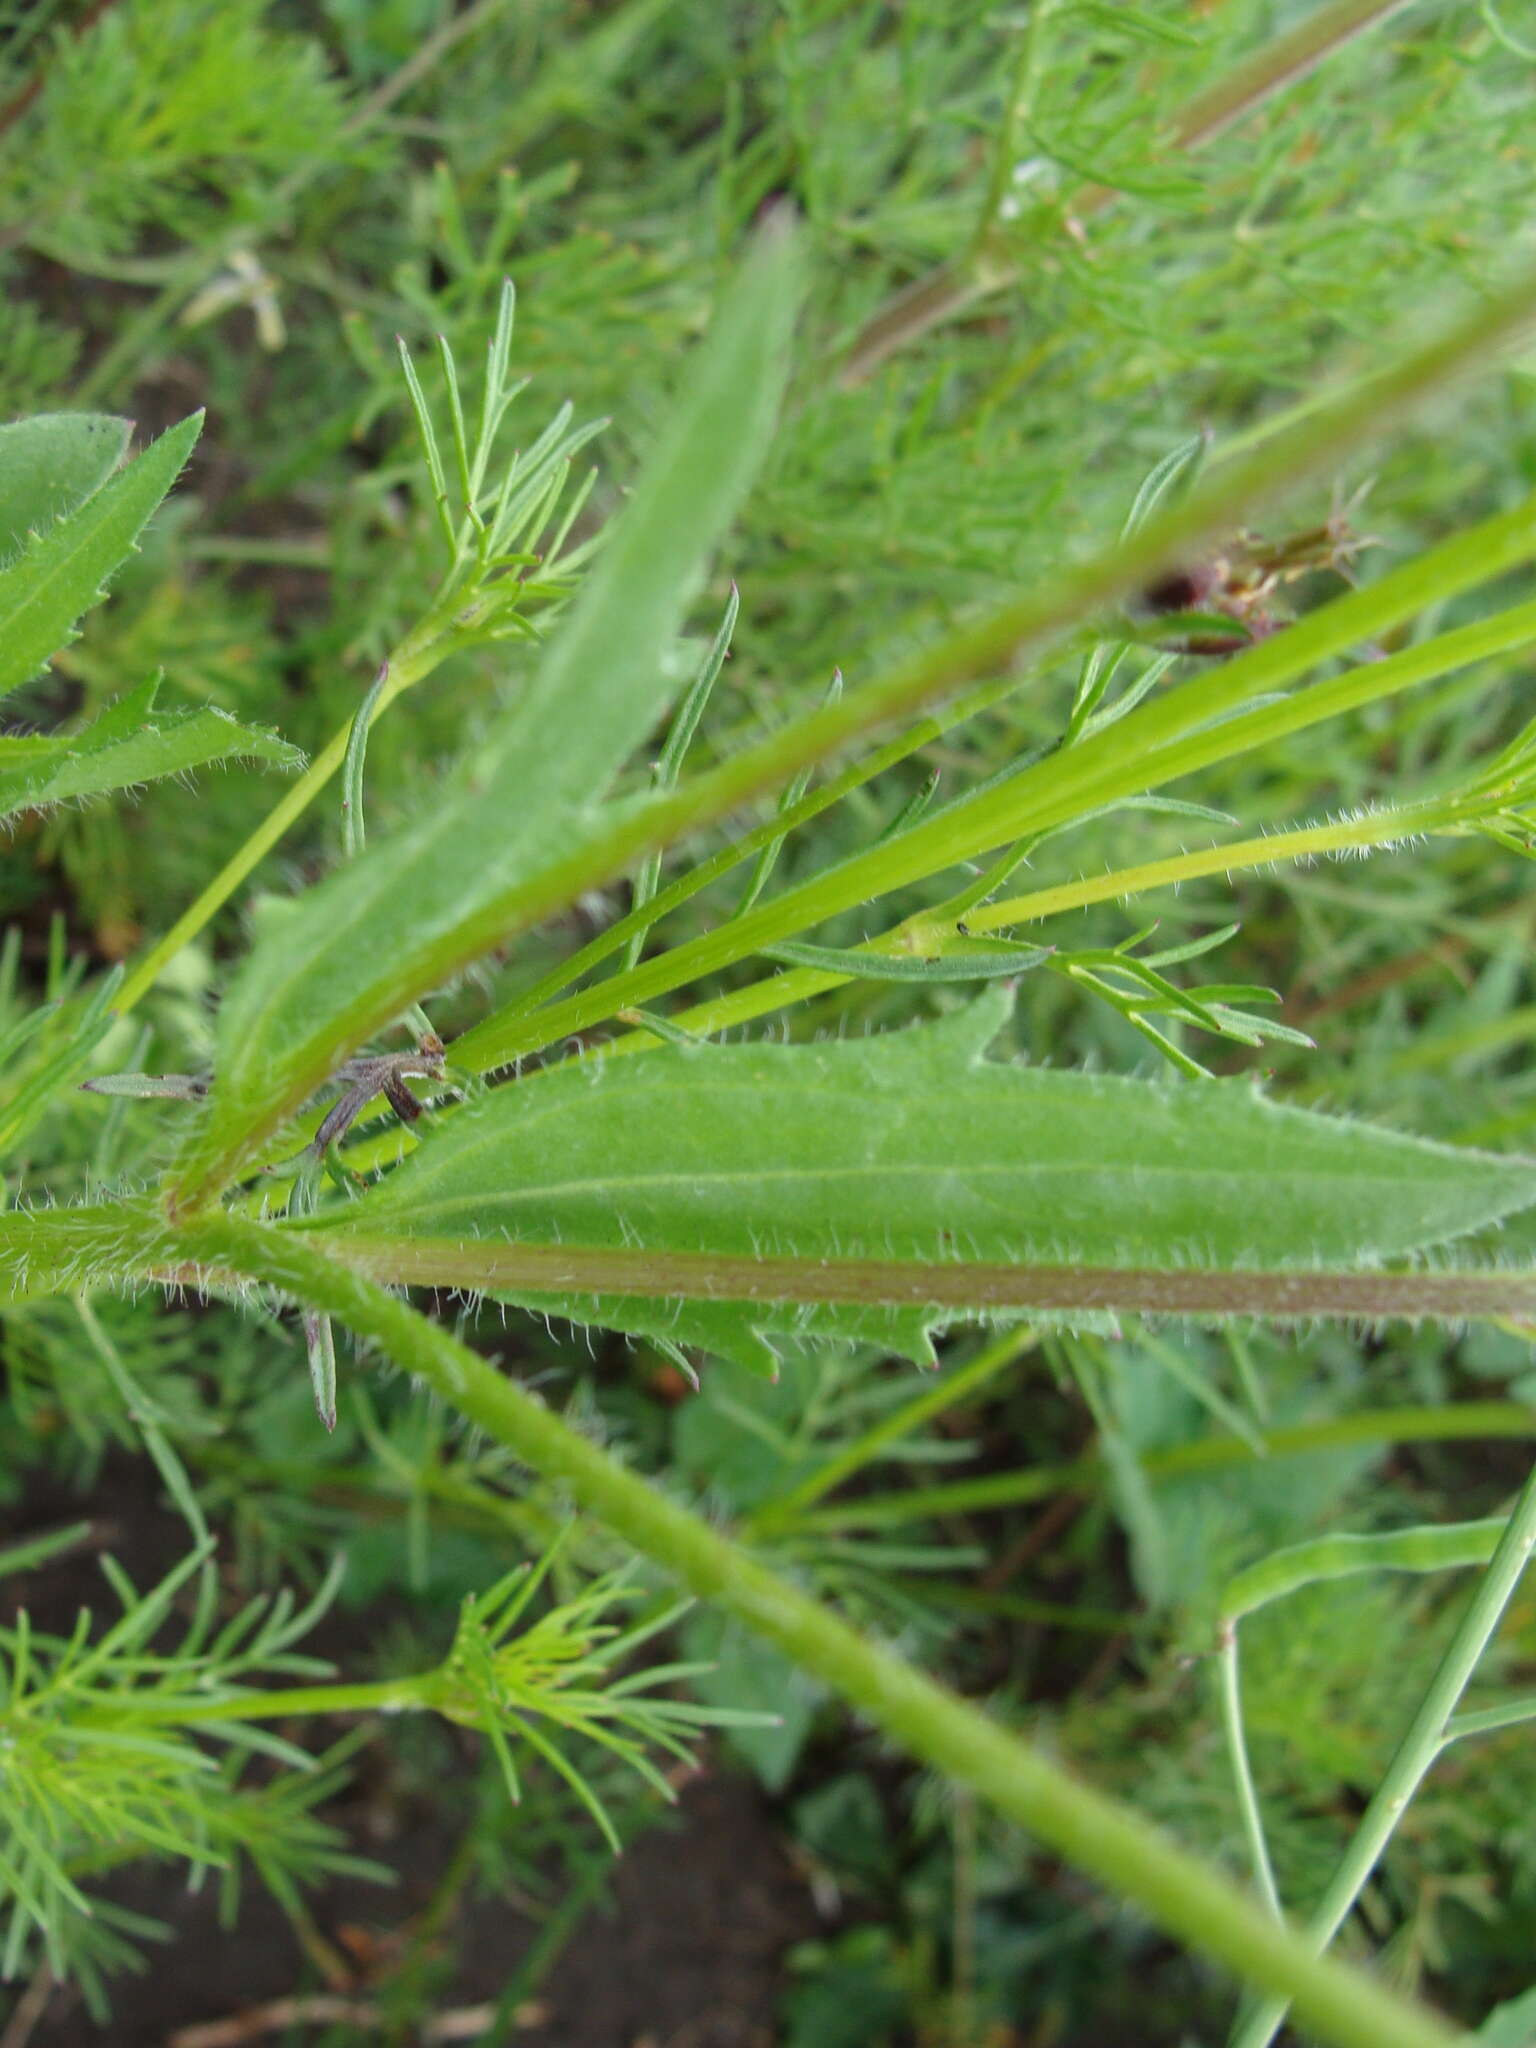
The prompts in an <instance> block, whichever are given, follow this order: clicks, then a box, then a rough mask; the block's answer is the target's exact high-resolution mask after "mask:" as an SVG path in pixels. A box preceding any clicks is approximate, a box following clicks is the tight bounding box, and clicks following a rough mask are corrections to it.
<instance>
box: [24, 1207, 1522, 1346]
mask: <svg viewBox="0 0 1536 2048" xmlns="http://www.w3.org/2000/svg"><path fill="white" fill-rule="evenodd" d="M152 1213H153V1212H151V1211H148V1210H146V1209H145V1208H144V1207H143V1206H142V1205H139V1204H134V1203H129V1202H124V1203H120V1204H116V1205H114V1206H113V1207H111V1208H100V1209H73V1210H62V1211H56V1212H51V1213H47V1214H42V1215H37V1214H32V1213H27V1214H21V1215H11V1216H0V1255H4V1254H5V1253H7V1251H9V1255H10V1260H11V1266H12V1275H13V1277H12V1279H11V1284H10V1287H9V1290H8V1298H9V1299H11V1300H13V1301H15V1300H22V1299H25V1298H27V1297H28V1296H30V1295H34V1294H37V1293H40V1292H49V1293H55V1292H58V1291H59V1290H60V1289H61V1288H74V1287H78V1286H80V1285H82V1284H85V1282H86V1281H87V1280H88V1279H89V1278H90V1277H91V1275H92V1274H93V1273H94V1274H96V1275H98V1276H103V1277H105V1276H115V1274H116V1273H117V1272H118V1271H120V1270H122V1269H121V1267H120V1264H119V1261H118V1252H117V1247H118V1245H119V1243H120V1242H122V1243H129V1242H132V1241H133V1240H132V1238H131V1237H128V1238H125V1237H124V1235H123V1233H124V1231H125V1230H127V1229H128V1228H129V1225H130V1220H131V1221H132V1224H133V1228H134V1229H138V1228H140V1227H142V1223H143V1220H144V1219H145V1218H146V1216H148V1215H151V1214H152ZM183 1223H184V1224H185V1229H186V1233H190V1231H191V1220H190V1219H180V1220H179V1223H178V1227H177V1228H176V1229H172V1228H171V1227H170V1226H166V1228H165V1231H164V1237H163V1241H164V1244H165V1246H166V1247H167V1249H166V1250H165V1252H164V1253H163V1254H162V1256H161V1257H160V1258H159V1259H158V1260H157V1261H155V1262H154V1263H155V1271H154V1274H153V1277H154V1278H156V1279H160V1280H164V1281H167V1282H169V1283H171V1284H175V1285H182V1284H187V1285H193V1286H197V1285H203V1284H205V1283H211V1284H214V1285H220V1286H222V1285H225V1284H227V1283H226V1281H225V1279H223V1278H221V1277H220V1276H219V1275H218V1274H216V1273H214V1274H200V1273H198V1272H196V1271H192V1270H189V1269H188V1267H187V1264H186V1258H185V1255H184V1254H183V1255H180V1256H178V1250H177V1248H178V1247H180V1246H184V1245H185V1244H186V1243H188V1242H189V1241H190V1236H189V1235H188V1234H183V1231H182V1229H181V1224H183ZM230 1227H231V1228H233V1227H234V1225H233V1221H232V1220H231V1221H230ZM317 1227H318V1229H319V1230H322V1231H323V1233H324V1236H323V1242H324V1245H325V1252H324V1254H322V1256H323V1257H325V1259H326V1263H327V1264H328V1265H334V1266H335V1267H336V1268H337V1269H338V1270H339V1269H340V1268H341V1267H343V1266H345V1267H346V1268H348V1269H349V1270H351V1271H352V1272H354V1273H356V1274H357V1275H358V1276H359V1278H364V1277H366V1278H367V1279H369V1280H372V1279H374V1278H378V1279H380V1280H384V1281H387V1282H389V1283H391V1284H394V1285H406V1286H422V1287H460V1288H475V1289H485V1290H488V1291H499V1292H502V1293H509V1294H516V1295H518V1296H519V1297H522V1298H527V1297H530V1296H537V1295H551V1296H554V1297H557V1298H567V1297H569V1296H570V1295H572V1294H590V1295H604V1294H607V1295H626V1294H632V1295H645V1296H653V1297H654V1296H670V1297H675V1298H676V1299H678V1300H681V1301H733V1302H757V1301H773V1302H795V1303H805V1302H817V1303H832V1304H836V1305H838V1306H846V1307H859V1308H867V1307H882V1308H888V1307H898V1308H912V1307H919V1308H924V1309H931V1310H935V1311H943V1310H950V1311H952V1312H953V1313H954V1314H955V1315H958V1316H971V1317H979V1316H984V1315H986V1314H987V1313H988V1312H989V1311H994V1310H1017V1311H1022V1312H1024V1313H1026V1314H1028V1313H1032V1312H1035V1311H1050V1312H1053V1313H1063V1314H1067V1313H1075V1312H1081V1311H1084V1310H1096V1311H1103V1312H1107V1313H1109V1314H1112V1315H1170V1316H1197V1317H1201V1318H1212V1319H1216V1320H1222V1319H1225V1318H1227V1317H1229V1316H1258V1317H1262V1318H1265V1319H1270V1320H1282V1321H1283V1320H1289V1319H1291V1318H1296V1317H1300V1318H1307V1319H1310V1318H1312V1317H1315V1316H1330V1317H1332V1316H1346V1317H1362V1316H1363V1317H1370V1318H1377V1317H1381V1318H1388V1317H1401V1318H1405V1319H1410V1320H1416V1319H1418V1318H1428V1319H1431V1320H1434V1321H1457V1320H1461V1319H1463V1318H1467V1317H1476V1316H1514V1317H1520V1318H1531V1317H1533V1316H1536V1269H1532V1268H1526V1267H1513V1268H1502V1269H1494V1270H1466V1271H1454V1270H1452V1271H1444V1272H1425V1271H1407V1272H1389V1271H1382V1270H1376V1269H1366V1270H1364V1271H1330V1272H1321V1271H1315V1270H1313V1269H1311V1268H1306V1269H1294V1270H1293V1269H1291V1268H1287V1267H1273V1268H1267V1269H1257V1268H1243V1267H1229V1268H1209V1269H1200V1268H1160V1267H1133V1266H1044V1265H1039V1266H1037V1265H1002V1264H995V1263H987V1262H983V1261H980V1260H976V1261H966V1262H964V1263H954V1262H948V1261H946V1262H941V1263H936V1264H931V1265H925V1264H923V1263H921V1262H920V1261H917V1260H900V1259H821V1258H805V1259H797V1258H793V1257H779V1258H754V1257H752V1256H750V1255H742V1254H738V1253H721V1252H693V1251H676V1250H669V1249H656V1250H649V1249H648V1250H645V1251H632V1250H628V1249H620V1250H615V1249H612V1248H611V1247H608V1246H602V1245H567V1244H512V1243H506V1242H502V1241H498V1240H496V1239H494V1238H485V1239H472V1240H467V1241H461V1240H459V1239H455V1238H441V1239H435V1238H414V1239H413V1238H398V1237H381V1238H370V1237H367V1236H365V1235H363V1234H362V1233H360V1232H356V1231H352V1230H343V1229H336V1228H331V1227H328V1226H326V1225H325V1224H321V1225H319V1226H317ZM301 1233H302V1226H301V1228H300V1229H299V1230H293V1229H290V1230H285V1231H284V1232H282V1233H276V1234H274V1233H262V1235H263V1236H264V1237H265V1238H266V1240H267V1241H268V1242H271V1243H274V1244H282V1243H288V1242H291V1241H295V1240H296V1239H298V1238H299V1237H300V1235H301ZM302 1234H307V1233H302ZM139 1263H140V1266H142V1261H140V1262H139Z"/></svg>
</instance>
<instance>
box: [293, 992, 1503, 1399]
mask: <svg viewBox="0 0 1536 2048" xmlns="http://www.w3.org/2000/svg"><path fill="white" fill-rule="evenodd" d="M1008 1005H1009V998H1008V996H1007V995H1006V994H1004V993H1002V992H996V993H993V994H989V995H987V996H985V997H983V998H981V999H980V1000H978V1001H977V1002H976V1003H974V1004H972V1005H971V1006H970V1007H969V1008H968V1009H966V1010H964V1011H961V1012H958V1013H957V1014H955V1015H954V1016H951V1017H948V1018H946V1019H944V1020H942V1021H941V1022H939V1023H935V1024H927V1025H920V1026H917V1027H914V1028H913V1029H911V1030H907V1031H900V1032H894V1033H889V1034H886V1035H884V1036H880V1037H875V1038H868V1039H862V1040H850V1041H845V1042H841V1043H827V1044H815V1045H740V1046H700V1047H696V1048H695V1047H674V1046H669V1047H666V1048H664V1049H662V1050H659V1051H657V1052H654V1053H647V1054H646V1055H645V1057H644V1058H629V1059H619V1058H615V1059H610V1060H606V1061H604V1060H583V1061H576V1062H568V1063H566V1064H565V1065H562V1066H559V1067H556V1068H553V1069H549V1070H546V1071H545V1072H543V1073H540V1074H538V1075H535V1076H532V1077H530V1078H529V1079H527V1080H524V1081H520V1082H517V1083H515V1084H513V1085H511V1086H508V1087H504V1088H501V1089H498V1090H494V1091H493V1092H492V1093H490V1094H489V1095H488V1096H487V1097H485V1098H484V1099H483V1100H482V1101H481V1102H480V1103H478V1104H476V1105H475V1106H474V1107H472V1108H469V1109H466V1110H464V1111H461V1112H460V1113H458V1114H457V1115H455V1116H454V1117H453V1118H452V1119H451V1120H450V1121H449V1122H448V1123H447V1124H446V1125H445V1126H444V1127H443V1128H442V1129H441V1130H439V1131H438V1132H435V1133H434V1134H433V1135H432V1136H431V1137H430V1138H429V1139H428V1140H427V1141H426V1143H425V1144H423V1145H422V1146H421V1147H420V1149H419V1150H417V1151H416V1152H415V1153H414V1154H413V1155H412V1156H411V1157H410V1158H409V1159H408V1160H406V1161H405V1162H404V1163H403V1164H402V1165H401V1166H400V1167H398V1168H397V1169H396V1170H395V1171H394V1172H393V1173H392V1174H390V1175H389V1177H388V1178H387V1179H386V1180H384V1181H383V1182H382V1183H381V1184H380V1185H379V1186H378V1187H377V1188H376V1189H374V1190H373V1191H372V1192H371V1193H369V1194H368V1195H366V1196H365V1197H364V1198H363V1199H362V1200H361V1201H359V1202H357V1203H355V1204H354V1205H352V1206H351V1207H350V1208H349V1209H348V1210H347V1212H346V1214H345V1216H344V1217H343V1218H342V1219H340V1220H339V1221H337V1222H335V1223H332V1224H329V1225H327V1226H326V1227H325V1230H324V1235H325V1237H326V1238H327V1239H328V1240H330V1242H331V1243H332V1244H333V1245H334V1246H335V1248H336V1250H337V1252H338V1255H340V1256H342V1257H349V1256H350V1257H356V1256H357V1254H358V1253H359V1252H360V1251H362V1249H363V1248H364V1247H365V1246H366V1263H367V1265H368V1266H369V1269H370V1270H373V1271H379V1272H388V1273H390V1274H391V1276H392V1277H400V1278H415V1279H420V1280H423V1281H431V1280H433V1279H440V1280H442V1281H444V1282H447V1283H450V1284H456V1285H460V1286H465V1287H483V1288H485V1289H486V1290H487V1291H489V1292H493V1293H496V1294H498V1295H500V1296H502V1297H503V1298H509V1299H514V1300H517V1301H519V1302H520V1303H522V1304H523V1305H526V1306H528V1307H533V1308H543V1309H548V1310H553V1311H554V1312H556V1313H559V1314H562V1315H569V1316H572V1317H573V1318H575V1319H576V1320H580V1321H586V1322H596V1323H603V1324H606V1325H609V1326H611V1327H614V1328H619V1329H626V1330H631V1331H640V1332H644V1333H646V1334H658V1333H659V1334H665V1335H669V1336H671V1337H673V1338H677V1339H681V1340H682V1341H684V1342H692V1343H698V1344H701V1345H703V1346H705V1347H706V1348H709V1349H714V1350H719V1351H722V1352H724V1353H726V1354H727V1355H729V1356H732V1357H735V1358H738V1359H741V1360H743V1361H745V1362H748V1363H762V1362H763V1359H764V1357H765V1354H766V1353H767V1352H768V1351H770V1350H771V1344H772V1338H773V1336H774V1334H775V1333H776V1332H788V1331H798V1332H807V1331H809V1332H812V1333H820V1334H824V1335H828V1336H837V1337H845V1338H858V1337H878V1338H879V1339H880V1340H881V1341H883V1342H885V1343H887V1344H889V1345H890V1346H891V1347H892V1348H893V1349H904V1350H908V1351H910V1352H912V1353H914V1354H915V1355H917V1356H919V1357H921V1356H923V1355H924V1354H925V1351H926V1344H927V1339H926V1334H925V1333H926V1331H927V1330H928V1329H930V1328H931V1327H933V1326H935V1325H937V1324H938V1323H940V1322H942V1321H944V1320H946V1319H953V1317H954V1316H955V1315H956V1314H957V1313H959V1314H964V1313H965V1312H966V1308H967V1304H966V1301H965V1282H966V1275H967V1271H968V1269H970V1268H975V1269H976V1270H977V1271H979V1270H980V1269H981V1268H982V1267H983V1266H988V1265H989V1266H992V1267H994V1268H995V1267H996V1266H998V1265H1000V1264H1001V1265H1010V1266H1015V1267H1021V1268H1022V1267H1029V1266H1050V1267H1062V1266H1081V1267H1088V1268H1108V1269H1119V1270H1136V1271H1138V1272H1141V1271H1148V1270H1150V1271H1152V1272H1154V1273H1157V1272H1167V1273H1175V1274H1180V1273H1185V1272H1187V1271H1189V1270H1190V1269H1196V1270H1199V1271H1233V1272H1246V1271H1249V1270H1263V1271H1265V1272H1268V1273H1271V1274H1273V1273H1275V1272H1277V1271H1278V1272H1281V1273H1284V1272H1287V1271H1289V1272H1301V1273H1305V1272H1307V1271H1308V1270H1309V1269H1314V1268H1332V1269H1338V1268H1345V1269H1354V1270H1358V1269H1360V1268H1361V1267H1368V1266H1370V1265H1372V1264H1373V1263H1377V1262H1379V1261H1381V1260H1383V1259H1387V1258H1394V1257H1398V1256H1400V1255H1402V1254H1405V1253H1410V1252H1414V1251H1417V1250H1421V1249H1423V1248H1426V1247H1429V1246H1433V1245H1438V1244H1441V1243H1443V1242H1445V1241H1446V1240H1447V1239H1450V1238H1453V1237H1457V1236H1460V1235H1462V1234H1464V1233H1466V1232H1468V1231H1472V1230H1475V1229H1478V1228H1481V1227H1482V1226H1484V1225H1487V1224H1489V1223H1492V1222H1495V1221H1497V1220H1498V1219H1499V1218H1501V1217H1503V1216H1505V1215H1507V1214H1509V1213H1511V1212H1512V1211H1514V1210H1516V1209H1519V1208H1521V1207H1523V1206H1525V1205H1526V1204H1528V1203H1532V1202H1536V1163H1533V1162H1530V1161H1527V1160H1522V1159H1507V1158H1496V1157H1492V1156H1489V1155H1487V1154H1484V1153H1477V1152H1464V1151H1457V1150H1453V1149H1451V1148H1449V1147H1446V1146H1443V1145H1437V1144H1432V1143H1429V1142H1427V1141H1425V1140H1422V1139H1418V1138H1412V1137H1404V1136H1400V1135H1398V1134H1396V1133H1394V1132H1390V1131H1383V1130H1378V1129H1376V1128H1375V1127H1373V1126H1371V1125H1366V1124H1356V1123H1351V1122H1348V1121H1346V1120H1344V1119H1340V1118H1335V1117H1328V1116H1320V1115H1316V1114H1313V1113H1311V1112H1308V1111H1304V1110H1295V1109H1285V1108H1281V1107H1279V1106H1277V1105H1276V1104H1274V1103H1272V1102H1269V1101H1267V1100H1266V1099H1265V1098H1264V1097H1263V1096H1262V1095H1260V1094H1258V1093H1257V1092H1256V1091H1255V1090H1254V1089H1253V1088H1252V1087H1251V1086H1250V1085H1249V1084H1248V1083H1246V1082H1208V1081H1207V1082H1197V1083H1188V1082H1184V1083H1175V1084H1172V1085H1168V1084H1161V1083H1153V1082H1148V1081H1134V1080H1122V1079H1116V1078H1111V1077H1108V1076H1102V1075H1089V1074H1081V1073H1065V1072H1056V1071H1053V1070H1050V1069H1047V1068H1042V1067H1029V1066H1021V1065H1006V1064H1003V1063H1001V1062H995V1061H989V1060H987V1059H985V1058H984V1057H983V1055H984V1052H985V1048H986V1047H987V1045H988V1044H989V1042H990V1041H991V1039H992V1038H993V1037H994V1036H995V1034H996V1032H997V1030H998V1028H999V1026H1000V1024H1001V1023H1002V1021H1003V1019H1004V1017H1005V1016H1006V1014H1007V1011H1008ZM532 1244H541V1245H554V1246H559V1247H560V1248H561V1252H562V1254H563V1255H565V1256H567V1258H568V1260H569V1265H570V1270H571V1272H572V1273H573V1274H579V1273H580V1271H581V1266H580V1260H579V1252H580V1249H581V1248H589V1249H603V1250H606V1251H609V1252H623V1253H625V1254H628V1255H630V1262H629V1264H628V1265H627V1267H626V1270H629V1271H631V1272H632V1271H633V1263H632V1262H633V1256H634V1255H636V1254H639V1255H640V1256H641V1259H642V1260H643V1261H649V1262H651V1269H652V1270H653V1271H654V1274H655V1294H654V1296H653V1297H651V1298H650V1299H645V1298H643V1297H638V1296H635V1295H634V1294H633V1293H631V1294H629V1295H628V1297H627V1298H623V1299H620V1298H616V1297H615V1296H614V1295H612V1294H602V1293H592V1294H581V1295H578V1294H576V1293H575V1292H573V1291H571V1289H570V1288H569V1287H567V1289H566V1291H564V1292H562V1293H561V1294H560V1295H558V1296H556V1295H554V1294H552V1293H550V1292H549V1291H539V1290H535V1289H530V1288H527V1287H522V1286H519V1287H516V1288H509V1287H508V1286H507V1285H506V1284H505V1283H506V1278H507V1264H506V1261H505V1259H504V1256H503V1255H505V1254H507V1253H509V1252H512V1251H515V1248H516V1247H517V1246H519V1245H532ZM711 1258H715V1259H719V1260H721V1261H722V1262H726V1263H729V1262H731V1261H736V1262H740V1261H742V1260H743V1259H744V1258H745V1259H747V1260H749V1261H750V1260H754V1259H755V1260H759V1261H773V1262H775V1263H776V1266H777V1272H776V1276H775V1284H776V1285H778V1286H780V1287H781V1288H782V1289H784V1295H783V1298H781V1299H779V1300H777V1301H767V1302H765V1301H761V1300H746V1301H739V1300H738V1301H731V1300H719V1299H716V1300H707V1299H699V1298H698V1291H699V1289H700V1287H701V1286H705V1285H709V1284H710V1283H709V1276H708V1271H707V1268H708V1261H709V1259H711ZM860 1259H865V1260H871V1261H878V1262H880V1263H881V1266H882V1270H883V1271H884V1272H885V1273H886V1274H887V1275H889V1274H890V1273H891V1272H892V1271H893V1270H895V1269H898V1268H900V1267H902V1266H903V1265H906V1266H909V1267H910V1269H911V1273H912V1285H911V1287H910V1289H909V1290H908V1291H907V1297H906V1298H907V1303H908V1305H907V1306H905V1307H900V1308H899V1309H898V1308H897V1307H896V1305H895V1304H896V1303H897V1302H899V1300H900V1296H899V1295H897V1294H890V1295H887V1296H886V1297H885V1300H886V1305H885V1306H879V1305H870V1306H862V1305H857V1306H856V1305H847V1304H838V1305H831V1304H828V1303H827V1302H826V1301H825V1299H822V1300H818V1298H817V1297H818V1293H819V1292H820V1291H821V1289H820V1283H821V1279H822V1277H823V1275H824V1269H825V1268H826V1266H827V1263H828V1262H829V1261H833V1262H842V1261H851V1260H860ZM391 1261H393V1264H391ZM701 1261H702V1265H701ZM796 1269H798V1270H799V1271H800V1272H801V1273H802V1275H803V1281H804V1292H803V1296H802V1298H801V1299H799V1300H797V1299H796V1298H795V1295H794V1287H795V1279H794V1273H795V1270H796ZM641 1270H642V1271H644V1270H645V1267H644V1266H643V1265H642V1268H641ZM701 1274H702V1276H703V1277H702V1280H701V1279H700V1277H699V1276H700V1275H701ZM786 1276H787V1277H786ZM941 1279H942V1286H941V1285H940V1284H939V1283H940V1280H941ZM629 1285H630V1287H631V1288H632V1287H633V1281H632V1280H631V1281H630V1283H629ZM925 1287H931V1288H932V1290H933V1291H932V1293H931V1294H927V1295H925V1292H924V1290H925ZM690 1289H693V1290H694V1295H693V1298H688V1296H689V1291H690ZM957 1289H958V1294H959V1299H958V1301H957V1299H956V1294H957ZM673 1296H677V1297H680V1298H678V1299H672V1298H671V1297H673ZM878 1299H879V1298H878V1297H877V1302H878ZM933 1300H941V1301H948V1302H950V1303H951V1304H952V1306H951V1307H949V1308H948V1309H944V1310H941V1309H933V1308H926V1309H925V1307H924V1303H925V1301H933ZM1110 1305H1111V1306H1113V1305H1114V1304H1113V1300H1111V1302H1110ZM973 1306H974V1308H975V1310H976V1311H977V1312H982V1311H984V1310H985V1308H986V1303H985V1301H984V1300H983V1299H982V1298H981V1292H980V1290H979V1289H978V1296H977V1299H976V1301H975V1303H974V1305H973Z"/></svg>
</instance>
